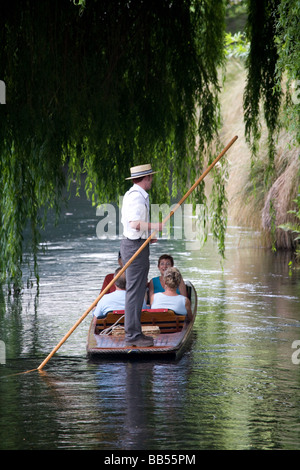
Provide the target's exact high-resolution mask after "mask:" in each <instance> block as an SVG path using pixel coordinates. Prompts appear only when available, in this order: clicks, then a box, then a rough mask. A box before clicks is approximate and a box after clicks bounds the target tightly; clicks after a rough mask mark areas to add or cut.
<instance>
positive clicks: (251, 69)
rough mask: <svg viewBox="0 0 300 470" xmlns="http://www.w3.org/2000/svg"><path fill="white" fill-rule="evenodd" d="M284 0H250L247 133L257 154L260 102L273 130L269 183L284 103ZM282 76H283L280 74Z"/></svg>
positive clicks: (269, 127)
mask: <svg viewBox="0 0 300 470" xmlns="http://www.w3.org/2000/svg"><path fill="white" fill-rule="evenodd" d="M279 4H280V0H261V1H259V2H257V1H255V0H248V22H247V37H248V40H249V42H250V50H249V55H248V58H247V64H246V66H247V72H248V76H247V83H246V88H245V94H244V112H245V113H244V116H245V134H246V139H247V141H248V142H249V143H250V146H251V150H252V152H253V155H256V154H257V151H258V142H259V139H260V126H261V115H260V105H261V103H262V104H263V114H264V118H265V121H266V125H267V128H268V132H269V137H268V147H269V162H268V164H267V165H266V168H267V170H266V175H265V179H266V183H268V180H269V178H270V175H271V173H272V168H273V161H274V154H275V137H276V136H275V132H276V130H277V129H278V117H279V109H280V104H281V90H280V88H278V87H277V86H276V85H277V82H276V64H277V61H278V50H277V45H276V42H275V37H276V25H277V22H278V6H279ZM280 79H281V77H280Z"/></svg>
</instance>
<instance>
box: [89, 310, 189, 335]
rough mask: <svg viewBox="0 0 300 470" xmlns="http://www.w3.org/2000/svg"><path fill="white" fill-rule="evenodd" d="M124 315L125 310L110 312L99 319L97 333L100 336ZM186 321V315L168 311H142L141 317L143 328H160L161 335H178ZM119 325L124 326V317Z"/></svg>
mask: <svg viewBox="0 0 300 470" xmlns="http://www.w3.org/2000/svg"><path fill="white" fill-rule="evenodd" d="M124 313H125V311H124V310H113V311H111V312H108V313H107V315H106V316H105V317H103V318H98V319H97V323H96V329H95V333H96V334H99V333H100V332H101V331H102V330H103V329H106V328H109V327H111V326H113V325H114V324H115V323H116V321H117V320H118V319H120V318H121V317H122V316H123V315H124ZM185 319H186V316H185V315H178V314H177V313H175V312H173V310H168V309H147V310H142V315H141V323H142V326H158V327H159V329H160V332H161V333H176V332H179V331H181V330H182V327H183V324H184V322H185ZM118 325H124V317H123V318H121V320H120V321H119V322H118Z"/></svg>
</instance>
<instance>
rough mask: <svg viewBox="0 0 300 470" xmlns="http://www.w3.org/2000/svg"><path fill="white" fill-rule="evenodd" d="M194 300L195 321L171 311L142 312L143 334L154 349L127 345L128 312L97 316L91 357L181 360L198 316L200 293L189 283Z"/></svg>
mask: <svg viewBox="0 0 300 470" xmlns="http://www.w3.org/2000/svg"><path fill="white" fill-rule="evenodd" d="M186 287H187V292H188V297H189V299H190V301H191V308H192V314H193V317H192V320H191V321H189V322H188V321H187V319H186V316H185V315H178V314H176V313H175V312H174V311H172V310H168V309H145V310H142V314H141V324H142V331H143V333H144V334H145V335H147V336H152V337H153V340H154V345H153V346H151V347H135V346H128V345H126V344H125V332H124V310H112V311H111V312H108V313H107V314H106V316H105V317H103V318H98V319H97V318H96V317H93V318H92V321H91V324H90V328H89V333H88V339H87V354H88V356H89V357H90V358H95V357H101V356H102V357H103V356H109V355H121V356H124V355H125V356H128V355H131V356H133V355H139V356H143V357H144V356H156V355H163V356H173V357H176V358H178V357H179V356H180V355H181V354H182V353H183V351H184V349H185V348H186V346H187V343H188V340H189V338H190V336H191V332H192V328H193V325H194V321H195V317H196V313H197V293H196V290H195V288H194V286H193V284H192V283H191V282H189V281H187V282H186Z"/></svg>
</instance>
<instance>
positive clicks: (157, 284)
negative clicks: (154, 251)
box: [149, 255, 187, 303]
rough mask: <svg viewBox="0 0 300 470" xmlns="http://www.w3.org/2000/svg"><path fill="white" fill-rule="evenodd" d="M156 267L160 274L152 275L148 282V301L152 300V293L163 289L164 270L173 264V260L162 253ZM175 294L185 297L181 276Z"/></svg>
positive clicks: (184, 287) (185, 292)
mask: <svg viewBox="0 0 300 470" xmlns="http://www.w3.org/2000/svg"><path fill="white" fill-rule="evenodd" d="M157 266H158V269H159V270H160V276H157V277H154V278H153V279H151V281H150V282H149V298H150V303H151V302H152V300H153V294H157V292H164V291H165V281H164V272H165V271H166V269H168V268H171V267H173V266H174V260H173V258H172V256H170V255H162V256H161V257H160V258H159V260H158V265H157ZM177 294H181V295H184V296H185V297H187V291H186V286H185V284H184V281H183V279H182V278H181V281H180V285H179V286H178V287H177Z"/></svg>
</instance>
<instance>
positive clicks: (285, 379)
mask: <svg viewBox="0 0 300 470" xmlns="http://www.w3.org/2000/svg"><path fill="white" fill-rule="evenodd" d="M68 211H69V212H68V213H67V214H66V215H65V217H64V222H63V224H62V225H61V226H60V227H59V228H58V229H57V230H55V231H52V232H50V231H48V232H47V233H46V239H47V240H48V241H49V244H48V250H47V252H46V254H45V255H43V256H41V261H40V274H41V281H40V294H39V296H38V297H36V295H35V294H36V291H35V289H31V290H24V291H23V292H22V294H21V295H20V296H19V297H18V298H15V299H14V298H13V297H9V296H8V295H7V292H6V289H5V288H4V289H3V292H2V297H1V299H0V340H2V341H4V343H5V353H6V364H5V365H3V364H1V365H0V394H1V395H0V397H1V398H0V399H1V401H0V448H1V449H105V450H122V449H125V450H133V449H139V450H170V449H172V450H181V451H182V450H186V451H189V450H202V449H298V448H299V447H300V445H299V443H300V364H296V363H295V364H294V363H293V361H292V354H293V353H295V349H293V348H292V345H293V342H294V341H296V340H300V274H299V272H298V271H297V270H292V271H291V272H290V270H289V266H288V263H289V261H290V258H289V255H288V254H284V253H277V254H275V255H274V254H271V253H270V252H268V251H265V250H262V249H260V248H256V247H255V245H256V244H255V243H253V238H255V236H256V234H255V233H252V232H250V231H247V230H243V229H241V228H239V227H230V228H229V230H228V236H227V251H226V257H227V259H226V261H225V262H224V263H223V267H222V266H221V263H220V258H219V257H218V255H217V250H216V247H215V246H214V245H213V243H211V242H210V241H209V242H208V244H207V245H206V246H205V247H204V249H202V250H201V251H200V252H199V251H186V247H185V245H184V243H183V242H179V241H176V242H175V241H170V240H161V241H159V243H157V244H156V245H151V271H150V275H149V276H150V277H152V276H153V275H156V274H157V268H156V262H157V258H158V256H159V255H160V254H161V253H163V252H167V253H171V254H172V255H173V256H174V258H175V261H176V265H177V266H178V267H179V268H180V270H181V272H182V274H183V276H184V278H185V279H190V280H191V281H192V282H193V284H194V285H195V287H196V290H197V292H198V314H197V318H196V322H195V327H194V332H193V337H192V341H191V344H190V347H189V349H188V350H187V351H186V352H185V354H184V355H183V356H182V357H181V359H179V360H178V361H172V360H171V361H166V360H155V361H153V360H149V361H122V360H113V361H112V360H108V359H106V360H101V361H98V362H93V361H89V360H88V359H87V358H86V354H85V344H86V337H87V331H88V327H89V323H90V319H91V314H90V315H89V316H88V318H87V319H85V320H84V321H83V322H82V324H81V325H80V326H79V327H78V328H77V330H76V331H75V332H74V333H73V334H72V336H71V337H70V338H69V339H68V340H67V341H66V343H65V344H64V345H63V346H62V347H61V348H60V349H59V351H58V352H57V353H56V355H55V356H54V357H53V358H52V359H51V360H50V361H49V362H48V364H46V366H45V368H44V371H43V372H42V373H38V372H36V371H35V372H31V373H29V374H20V375H14V374H17V373H19V372H24V371H26V370H30V369H34V368H37V367H38V365H39V364H40V363H41V362H42V361H43V359H44V358H45V357H46V356H47V355H48V354H49V352H50V351H51V350H52V348H53V347H54V346H55V345H56V344H57V343H58V342H59V341H60V340H61V338H62V337H63V336H64V335H65V334H66V333H67V331H68V330H69V329H70V328H71V327H72V325H73V324H74V323H75V322H76V320H77V319H78V318H79V317H80V316H81V315H82V313H83V312H84V311H85V310H86V309H87V308H88V307H89V305H90V304H91V303H92V302H93V301H94V299H95V298H96V297H97V295H98V293H99V289H100V287H101V285H102V281H103V279H104V276H105V274H106V273H107V272H113V270H114V269H115V267H116V257H117V252H118V249H119V240H117V239H116V240H112V241H109V242H108V241H105V240H102V241H100V240H98V238H97V237H96V229H95V227H96V223H97V219H96V217H95V210H94V209H92V208H91V207H90V206H89V205H88V204H86V203H82V202H81V203H80V204H79V203H78V202H77V203H76V205H74V206H71V208H69V209H68ZM296 357H299V358H300V354H299V356H296ZM294 362H295V361H294Z"/></svg>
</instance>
